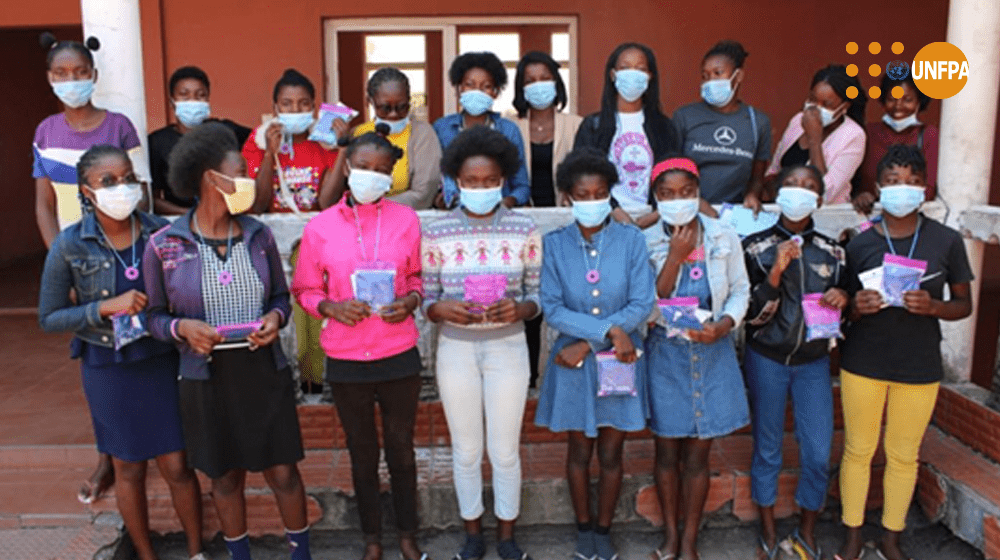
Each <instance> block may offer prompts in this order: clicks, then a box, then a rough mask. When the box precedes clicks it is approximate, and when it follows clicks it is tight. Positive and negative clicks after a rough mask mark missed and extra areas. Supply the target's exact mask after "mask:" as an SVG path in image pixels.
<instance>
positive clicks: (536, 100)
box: [524, 80, 556, 111]
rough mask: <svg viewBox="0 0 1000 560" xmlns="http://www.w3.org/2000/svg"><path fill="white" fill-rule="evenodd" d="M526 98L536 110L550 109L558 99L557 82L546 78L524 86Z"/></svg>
mask: <svg viewBox="0 0 1000 560" xmlns="http://www.w3.org/2000/svg"><path fill="white" fill-rule="evenodd" d="M524 100H525V101H527V102H528V104H529V105H531V108H532V109H535V110H536V111H541V110H542V109H548V108H549V106H550V105H552V102H553V101H555V100H556V83H555V82H554V81H552V80H546V81H544V82H535V83H533V84H528V85H526V86H524Z"/></svg>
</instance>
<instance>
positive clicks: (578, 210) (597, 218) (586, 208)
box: [572, 196, 611, 227]
mask: <svg viewBox="0 0 1000 560" xmlns="http://www.w3.org/2000/svg"><path fill="white" fill-rule="evenodd" d="M572 210H573V218H574V219H575V220H576V221H577V222H580V225H581V226H583V227H597V226H599V225H601V224H603V223H604V220H607V219H608V216H609V215H610V214H611V197H610V196H609V197H608V198H602V199H601V200H574V201H573V207H572Z"/></svg>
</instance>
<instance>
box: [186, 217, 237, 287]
mask: <svg viewBox="0 0 1000 560" xmlns="http://www.w3.org/2000/svg"><path fill="white" fill-rule="evenodd" d="M191 218H192V219H191V221H192V223H194V232H195V233H196V234H198V243H201V244H202V245H204V246H205V247H208V243H205V236H204V235H202V234H201V228H199V227H198V216H196V215H194V214H192V215H191ZM208 248H209V249H210V250H211V251H212V252H215V249H212V248H211V247H208ZM232 254H233V220H229V235H228V236H227V238H226V260H224V261H222V270H221V271H219V275H218V276H216V280H218V281H219V284H222V285H223V286H228V285H229V284H231V283H232V281H233V273H232V272H229V261H230V259H231V257H232ZM216 255H218V253H216ZM220 260H221V259H220Z"/></svg>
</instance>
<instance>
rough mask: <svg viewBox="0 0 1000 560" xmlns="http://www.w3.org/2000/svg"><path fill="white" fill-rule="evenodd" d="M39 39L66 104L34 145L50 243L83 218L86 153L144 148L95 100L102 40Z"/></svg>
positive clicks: (140, 170) (124, 122)
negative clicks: (81, 172) (79, 173)
mask: <svg viewBox="0 0 1000 560" xmlns="http://www.w3.org/2000/svg"><path fill="white" fill-rule="evenodd" d="M39 40H40V42H41V44H42V48H44V49H45V50H47V51H48V54H47V56H46V63H47V69H48V80H49V84H50V85H51V86H52V91H53V93H55V95H56V97H57V98H58V99H59V101H60V102H61V103H62V106H63V111H62V112H60V113H56V114H55V115H51V116H49V117H47V118H46V119H45V120H43V121H42V122H41V123H40V124H39V125H38V127H37V128H36V129H35V139H34V143H33V145H32V150H33V152H34V157H35V161H34V165H33V168H32V176H33V177H34V178H35V217H36V219H37V221H38V229H39V231H40V232H41V234H42V240H43V241H45V245H46V246H49V245H51V244H52V240H53V239H55V237H56V235H57V234H58V233H59V231H60V230H62V229H65V228H66V227H68V226H70V225H72V224H73V223H75V222H77V221H79V219H80V216H81V207H80V200H79V197H78V192H79V191H78V189H77V186H76V169H75V168H74V167H73V166H74V165H76V160H77V159H79V158H80V155H82V154H83V152H85V151H87V150H88V149H89V148H91V147H93V146H96V145H109V146H117V147H119V148H122V149H124V150H126V151H127V152H128V153H129V156H130V157H133V158H136V156H137V155H138V154H139V152H140V150H141V147H140V145H139V135H138V134H137V133H136V131H135V126H133V125H132V122H131V121H129V119H128V117H126V116H125V115H122V114H120V113H115V112H112V111H108V110H106V109H99V108H97V107H95V106H94V103H93V101H92V99H91V98H92V97H93V94H94V87H95V84H96V83H97V79H98V72H97V69H96V68H95V67H94V55H93V54H92V52H91V51H96V50H97V49H98V48H100V43H99V42H98V40H97V39H96V38H95V37H90V38H88V39H87V42H86V45H84V44H83V43H79V42H77V41H58V40H56V38H55V37H54V36H53V35H52V34H51V33H42V35H41V37H40V39H39ZM136 159H137V160H143V159H144V158H136ZM136 173H137V174H138V175H139V176H140V177H143V178H148V175H149V173H148V170H147V169H146V165H145V162H144V161H143V162H141V163H140V162H138V161H137V163H136ZM143 206H145V203H143ZM102 486H103V485H102Z"/></svg>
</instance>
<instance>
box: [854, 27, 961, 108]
mask: <svg viewBox="0 0 1000 560" xmlns="http://www.w3.org/2000/svg"><path fill="white" fill-rule="evenodd" d="M905 48H906V47H905V46H904V45H903V43H901V42H899V41H896V42H894V43H892V45H890V47H889V50H890V51H892V53H893V54H896V55H900V54H903V51H904V50H905ZM844 50H845V51H846V52H847V54H850V55H853V54H857V53H858V51H859V50H860V47H859V46H858V43H857V42H855V41H851V42H849V43H847V45H845V47H844ZM868 52H869V53H871V54H873V55H875V54H879V53H880V52H882V45H881V43H879V42H878V41H872V42H870V43H868ZM846 70H847V75H848V76H850V77H852V78H853V77H855V76H857V75H858V73H859V68H858V65H857V64H853V63H852V64H848V65H847V69H846ZM885 72H886V75H887V76H888V77H889V78H890V79H892V80H897V81H898V80H903V79H906V77H907V75H909V74H911V73H912V74H913V83H914V84H915V85H916V86H917V89H919V90H920V91H921V92H923V93H924V94H925V95H927V96H928V97H931V98H934V99H947V98H948V97H952V96H954V95H956V94H958V92H960V91H962V88H964V87H965V84H966V83H968V81H969V61H968V59H967V58H966V57H965V53H963V52H962V49H960V48H958V47H956V46H955V45H952V44H951V43H946V42H943V41H942V42H937V43H931V44H929V45H926V46H924V47H923V48H921V49H920V50H919V51H917V54H916V55H915V56H914V57H913V62H912V65H908V64H907V63H906V62H905V61H903V60H893V61H890V62H889V63H888V64H886V65H885ZM868 75H870V76H871V77H873V78H877V77H879V76H881V75H882V66H881V65H880V64H874V63H873V64H871V65H869V66H868ZM860 93H861V92H860V91H858V88H856V87H854V86H851V87H849V88H847V97H849V98H850V99H855V98H856V97H857V96H858V95H860ZM888 93H889V94H890V95H892V96H893V97H894V98H896V99H900V98H902V97H903V93H904V90H903V88H902V87H900V86H895V87H893V88H892V89H891V90H889V92H888ZM882 94H883V92H882V88H880V87H879V86H871V87H870V88H868V96H869V97H870V98H872V99H878V98H880V97H881V96H882Z"/></svg>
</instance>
